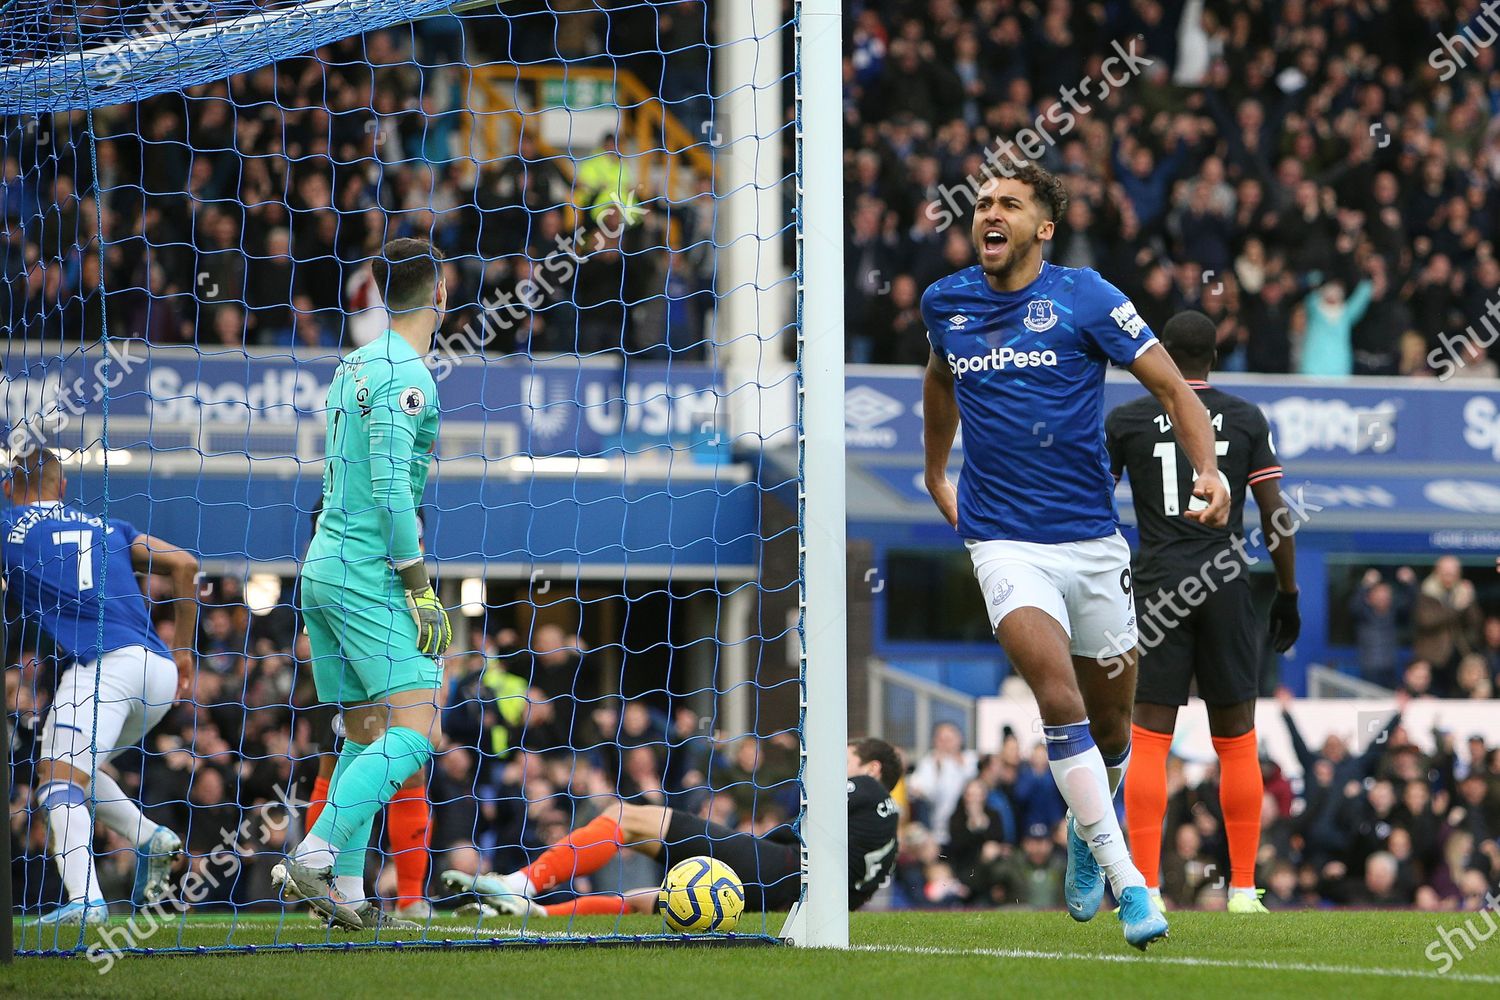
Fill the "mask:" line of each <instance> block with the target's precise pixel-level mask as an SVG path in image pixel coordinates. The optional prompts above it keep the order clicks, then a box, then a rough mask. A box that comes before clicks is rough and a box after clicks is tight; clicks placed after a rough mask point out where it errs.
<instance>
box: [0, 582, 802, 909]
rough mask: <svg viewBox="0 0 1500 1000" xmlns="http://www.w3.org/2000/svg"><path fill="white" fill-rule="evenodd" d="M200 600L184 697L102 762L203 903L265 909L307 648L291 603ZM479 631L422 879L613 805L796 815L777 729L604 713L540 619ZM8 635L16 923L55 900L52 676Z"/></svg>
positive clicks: (586, 675)
mask: <svg viewBox="0 0 1500 1000" xmlns="http://www.w3.org/2000/svg"><path fill="white" fill-rule="evenodd" d="M209 589H210V592H211V596H210V597H207V598H205V599H204V607H203V610H202V615H201V618H200V634H199V636H198V638H197V643H196V648H197V651H198V663H199V669H198V674H197V680H196V686H195V688H194V691H193V694H192V701H191V702H179V703H178V704H177V705H176V706H175V707H174V708H173V709H172V711H171V712H170V713H169V714H168V715H167V717H166V718H165V719H164V720H163V721H162V723H161V724H160V725H159V726H158V727H157V728H156V729H155V730H153V731H152V733H151V734H150V735H149V736H148V737H147V740H146V746H145V751H146V752H144V753H142V752H140V751H127V752H125V753H123V754H121V755H120V756H118V757H116V758H115V760H114V761H113V762H112V765H111V766H112V767H113V769H114V770H115V772H116V774H117V776H118V779H119V784H120V786H121V788H122V789H123V790H124V791H125V793H126V794H127V795H131V796H139V798H140V801H141V802H142V803H143V805H144V806H145V812H146V814H147V815H148V817H150V818H151V819H154V820H156V821H157V822H160V823H164V824H166V825H168V826H169V827H171V828H172V829H174V830H177V831H180V832H182V833H183V834H184V835H185V836H184V841H185V843H186V846H187V850H188V852H189V855H190V858H191V863H192V864H193V866H194V868H195V870H198V871H199V872H200V873H202V874H204V875H205V877H207V876H208V875H210V874H213V875H216V879H215V881H214V882H212V883H211V890H210V891H209V893H208V895H207V896H206V901H207V902H208V903H209V904H214V903H229V902H233V903H235V904H238V905H257V904H258V905H262V906H266V905H274V904H273V903H272V901H273V900H274V898H275V894H274V892H273V891H272V889H271V882H270V868H271V866H272V865H274V864H275V863H276V862H277V861H278V860H280V857H281V853H282V852H283V851H284V850H285V847H286V845H287V844H288V843H295V842H296V841H297V839H298V838H299V836H300V833H301V830H302V824H303V822H304V819H305V806H306V804H307V800H308V798H309V795H310V792H311V788H312V784H313V777H314V775H315V774H316V773H317V770H318V762H319V755H320V754H323V753H326V752H328V746H329V744H330V735H329V734H330V732H331V729H330V727H331V726H332V723H333V713H332V711H331V710H330V709H328V708H326V707H318V706H317V699H316V697H315V695H314V693H313V690H312V672H311V669H310V668H309V665H308V663H309V659H308V658H309V653H310V650H309V648H308V644H307V643H308V640H307V636H306V635H305V634H298V633H297V632H296V631H295V628H296V622H295V618H294V616H293V614H292V611H291V608H290V606H288V605H285V604H281V605H277V606H276V607H274V608H273V609H271V611H270V613H268V614H265V615H256V614H252V613H251V611H250V609H249V607H248V605H247V604H246V603H245V595H244V588H243V586H242V584H241V582H240V581H239V580H237V579H236V578H233V577H224V578H221V579H217V580H214V581H213V582H212V585H211V587H210V588H209ZM156 596H160V597H165V591H161V592H160V593H158V594H157V595H156ZM9 618H10V616H8V619H9ZM156 625H157V629H158V631H159V632H160V633H161V635H162V638H163V641H165V642H166V643H167V644H168V645H173V644H175V643H176V642H177V637H176V636H175V634H174V629H173V624H172V620H171V618H170V616H166V617H163V616H161V615H158V616H157V619H156ZM480 632H481V634H482V630H480ZM492 633H493V634H490V635H487V636H484V638H483V639H482V647H481V648H480V649H477V650H473V651H469V652H458V651H456V652H455V653H453V654H450V655H449V656H448V657H446V658H445V677H444V683H443V687H442V697H443V729H444V736H445V742H444V744H443V746H442V747H441V748H440V750H439V753H438V754H437V755H436V756H435V758H434V761H433V764H432V767H431V771H430V775H429V780H428V791H429V795H430V801H431V803H432V826H431V836H430V845H431V850H432V863H431V865H430V867H429V874H430V875H435V874H436V873H437V872H440V871H442V870H443V869H445V868H456V869H459V870H464V871H468V872H471V873H474V872H478V871H488V870H500V871H510V870H514V869H517V868H520V867H522V866H524V865H525V864H526V863H527V861H528V858H529V854H530V852H535V851H537V850H540V849H541V848H544V847H546V846H547V845H549V844H551V843H554V842H555V841H557V840H559V839H561V838H562V837H563V836H564V835H566V834H567V832H568V831H569V830H571V829H572V828H573V827H575V826H577V825H579V824H581V823H582V822H585V821H586V820H588V819H590V818H592V817H593V816H594V815H595V814H596V813H598V812H599V811H601V810H602V809H603V808H604V807H605V805H606V803H607V802H608V801H610V800H612V798H613V797H615V796H619V797H621V798H624V799H626V800H628V801H633V802H641V803H648V804H660V805H670V806H671V807H673V808H675V809H684V810H687V811H689V812H693V813H697V814H700V815H704V816H708V817H711V818H713V819H715V820H717V821H719V822H721V823H724V824H726V825H728V826H730V827H731V828H736V829H742V830H745V831H751V832H755V833H764V832H766V831H768V830H770V829H772V828H774V827H776V826H779V825H781V824H783V823H786V822H787V821H788V817H790V816H794V815H795V814H796V811H797V808H798V794H797V786H796V784H795V780H794V779H795V776H796V773H797V768H798V755H797V748H796V740H795V736H794V734H780V735H777V736H772V737H769V738H766V739H756V738H754V737H746V738H742V739H739V740H735V741H731V742H720V741H719V740H718V739H717V734H716V733H715V732H714V731H713V730H712V728H711V726H710V725H708V724H707V722H706V720H704V719H703V718H701V717H700V716H699V715H698V713H697V712H695V711H694V710H693V709H692V708H690V707H687V705H685V704H676V705H671V706H661V705H657V704H654V703H648V702H647V701H645V700H640V699H631V700H622V699H619V698H614V697H610V696H609V695H608V694H606V693H603V692H600V691H599V690H597V682H598V680H599V677H598V676H597V675H598V673H599V672H597V671H593V672H591V671H589V670H588V669H587V667H585V666H583V662H584V660H585V659H586V655H587V654H586V649H585V648H584V646H585V644H584V643H583V642H582V641H581V640H580V639H579V637H578V636H576V635H571V636H570V635H567V634H565V633H564V631H563V629H561V628H560V627H558V626H557V625H548V624H543V625H539V626H538V627H536V628H535V630H534V631H533V632H532V633H531V635H530V636H529V637H527V638H526V639H524V640H523V638H522V637H521V636H520V635H518V633H517V632H516V631H515V630H514V629H511V628H496V629H493V630H492ZM11 640H12V648H11V650H10V652H9V655H10V659H9V661H8V662H10V663H12V664H13V665H14V667H13V668H12V669H9V670H7V671H6V672H5V677H6V697H7V708H8V711H9V712H10V715H11V725H12V732H13V733H14V739H13V748H12V752H13V754H14V765H15V770H14V772H13V778H14V788H13V796H12V801H11V803H10V813H9V815H10V826H9V828H10V834H11V837H12V845H13V849H14V850H13V858H14V869H15V870H14V876H15V881H14V885H15V893H16V899H17V901H18V903H19V904H22V905H25V906H28V907H30V908H31V909H33V910H34V909H35V908H36V907H37V906H38V904H39V903H40V902H41V901H43V900H47V901H51V900H56V899H57V898H59V897H58V894H59V892H60V886H59V884H58V882H57V873H56V868H55V866H54V865H53V864H52V863H51V862H50V861H48V859H47V857H46V853H45V837H46V831H47V827H46V823H45V822H44V821H43V819H42V815H43V813H42V810H41V809H40V808H39V807H36V806H35V805H34V804H33V803H32V801H31V796H32V793H33V791H34V789H33V788H32V787H31V774H32V766H33V764H34V763H35V759H34V758H35V751H36V740H37V736H38V735H39V727H40V724H41V720H42V718H43V717H44V715H45V713H46V710H47V707H48V704H49V702H50V692H51V690H52V689H53V687H54V685H55V675H56V673H57V672H58V670H59V668H60V664H59V663H58V662H57V661H56V659H55V657H53V656H51V655H49V654H48V652H47V645H46V643H45V642H43V643H37V642H36V641H35V640H34V639H33V638H32V637H31V636H30V634H29V633H28V632H27V630H24V629H23V630H20V631H19V632H14V631H13V632H12V636H11ZM526 647H529V648H526ZM288 803H291V804H292V805H293V807H294V808H292V809H291V810H290V811H289V810H288V808H287V806H288ZM96 836H97V838H98V844H99V846H100V848H102V853H101V854H100V855H99V857H100V862H99V873H100V880H101V882H103V883H104V885H103V888H104V889H105V893H106V895H107V896H108V897H109V898H112V899H124V898H129V895H130V886H131V879H132V877H133V875H134V865H135V861H134V859H135V852H134V850H133V849H132V848H131V846H130V845H128V844H126V843H125V841H124V840H123V839H122V838H120V837H119V836H118V835H117V834H115V833H113V832H111V831H110V830H108V829H107V828H106V827H105V826H104V825H103V824H100V825H99V826H98V827H97V830H96ZM382 843H384V842H383V841H382ZM383 850H386V851H388V850H389V848H388V846H387V847H384V848H383ZM231 859H233V861H232V862H231ZM388 861H389V858H388V857H382V856H381V855H377V854H376V853H375V852H371V856H370V858H369V862H370V871H371V874H372V875H374V876H375V877H376V878H377V879H378V880H379V881H377V882H372V883H371V884H372V885H375V886H376V887H377V890H378V891H380V892H381V894H383V895H385V896H387V897H394V895H395V893H394V881H395V875H394V871H393V866H392V865H391V864H389V863H387V862H388ZM650 864H651V863H650V862H649V861H645V860H644V859H641V858H638V857H636V856H635V855H631V854H629V853H628V852H627V855H626V856H624V857H622V859H620V860H619V861H618V862H617V864H616V866H614V867H611V868H609V869H607V870H605V871H604V872H601V873H599V874H597V875H596V876H594V878H593V881H592V885H593V886H594V887H595V888H598V889H601V890H603V889H612V890H615V891H618V890H620V889H621V888H634V887H635V886H637V885H640V884H649V883H650V882H652V881H654V880H655V879H657V878H659V874H660V873H659V872H649V871H648V872H645V873H644V874H642V873H641V871H640V868H641V867H642V866H643V865H644V866H646V867H648V868H649V866H650ZM626 873H631V874H626ZM589 884H590V883H588V882H581V883H575V888H578V889H586V888H588V886H589ZM429 891H430V892H431V893H432V894H433V898H439V897H440V896H441V895H442V893H443V890H442V888H441V886H440V885H439V884H438V883H437V881H436V879H435V878H433V879H432V881H431V887H430V890H429Z"/></svg>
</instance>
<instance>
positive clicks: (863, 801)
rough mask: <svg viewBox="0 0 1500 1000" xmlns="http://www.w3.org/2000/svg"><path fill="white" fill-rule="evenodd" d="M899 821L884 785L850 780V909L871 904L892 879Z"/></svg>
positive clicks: (861, 778)
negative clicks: (878, 890)
mask: <svg viewBox="0 0 1500 1000" xmlns="http://www.w3.org/2000/svg"><path fill="white" fill-rule="evenodd" d="M900 820H901V810H900V808H899V807H898V806H897V805H896V800H895V799H893V798H891V793H890V792H888V791H886V789H885V786H884V785H882V784H881V783H880V782H878V781H876V780H875V779H874V778H872V777H870V776H869V775H867V774H858V775H855V776H854V777H852V778H850V779H849V909H851V910H857V909H859V908H860V907H861V906H864V905H865V904H866V903H868V902H869V901H870V897H871V896H873V895H875V890H877V889H879V888H880V887H881V886H882V885H885V883H886V880H887V879H889V878H890V877H891V871H892V869H894V868H895V867H896V827H897V826H898V825H899V823H900Z"/></svg>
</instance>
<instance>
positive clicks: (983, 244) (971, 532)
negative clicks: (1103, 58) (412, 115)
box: [922, 165, 1229, 950]
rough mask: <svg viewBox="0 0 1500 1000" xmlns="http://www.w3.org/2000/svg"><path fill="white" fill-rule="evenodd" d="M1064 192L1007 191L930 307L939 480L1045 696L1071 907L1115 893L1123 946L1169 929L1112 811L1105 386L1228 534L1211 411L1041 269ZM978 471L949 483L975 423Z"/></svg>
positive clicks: (1117, 556) (1113, 662) (1025, 674)
mask: <svg viewBox="0 0 1500 1000" xmlns="http://www.w3.org/2000/svg"><path fill="white" fill-rule="evenodd" d="M1067 202H1068V195H1067V192H1066V190H1065V189H1064V188H1063V185H1062V182H1061V181H1060V180H1058V179H1057V178H1055V177H1053V176H1052V175H1051V174H1049V173H1047V172H1046V171H1045V170H1042V169H1040V168H1039V167H1035V166H1031V165H1027V166H1025V167H1023V168H1022V169H1020V170H1018V171H1016V172H1015V174H1014V176H1011V177H1000V176H992V177H990V178H988V179H986V180H985V181H984V182H983V184H982V185H981V187H980V189H979V192H978V198H977V200H976V202H975V207H974V228H973V239H974V246H975V249H976V251H977V252H978V254H979V261H980V263H979V265H978V266H976V267H970V268H966V269H965V270H962V271H959V272H957V273H956V274H952V275H949V276H948V277H946V278H943V279H941V280H940V281H938V282H936V283H934V284H933V285H932V286H931V287H930V288H928V289H927V292H926V293H925V294H924V295H923V296H922V315H923V318H924V319H925V320H926V323H927V331H928V337H929V338H930V340H931V342H932V357H931V359H930V360H929V361H928V364H927V374H926V377H925V379H924V381H923V388H922V406H923V440H924V445H925V448H926V482H927V489H928V492H930V493H931V494H932V498H933V500H934V501H935V502H936V503H937V505H938V509H939V510H941V511H942V512H943V516H944V517H945V518H947V520H948V523H949V524H951V525H953V526H954V528H955V529H956V530H957V531H958V533H959V535H960V536H961V537H962V538H963V539H964V544H965V545H966V546H967V547H968V549H969V554H970V556H971V557H972V558H973V561H974V573H975V575H976V576H977V577H978V579H979V585H980V587H981V588H982V589H983V591H984V599H985V604H986V606H987V607H988V609H989V615H990V624H991V626H993V627H994V629H995V636H996V638H997V639H999V641H1000V645H1001V646H1003V647H1004V648H1005V653H1006V656H1007V657H1008V658H1009V659H1010V662H1011V664H1012V665H1013V666H1014V667H1015V670H1016V672H1017V673H1019V674H1020V675H1021V677H1022V679H1023V680H1025V681H1026V683H1027V684H1028V685H1029V686H1030V687H1031V690H1032V691H1033V692H1034V693H1035V694H1036V700H1037V708H1038V710H1039V711H1040V713H1041V717H1042V725H1043V732H1044V734H1045V736H1046V739H1047V756H1048V758H1049V760H1050V761H1051V764H1052V774H1053V777H1054V778H1056V780H1057V787H1058V788H1059V789H1060V790H1061V792H1062V796H1063V799H1064V800H1065V801H1066V802H1067V804H1068V873H1067V881H1066V897H1067V903H1068V912H1069V913H1070V914H1071V915H1072V916H1073V919H1075V920H1080V921H1082V920H1089V919H1092V918H1093V916H1094V914H1095V913H1097V912H1098V911H1099V906H1100V904H1101V903H1102V902H1103V900H1104V880H1105V879H1106V878H1107V879H1108V880H1109V883H1110V886H1111V888H1113V890H1114V893H1115V897H1116V898H1117V899H1118V900H1119V902H1120V920H1121V921H1122V922H1123V924H1124V929H1125V940H1126V941H1128V942H1129V943H1130V944H1132V945H1134V946H1136V947H1137V948H1140V949H1142V950H1144V949H1145V947H1146V945H1148V944H1149V943H1151V942H1152V941H1155V940H1157V939H1159V938H1162V937H1165V936H1166V934H1167V921H1166V918H1165V916H1163V915H1162V914H1161V913H1160V912H1159V911H1158V910H1157V908H1156V907H1155V906H1153V905H1152V904H1151V901H1150V898H1149V896H1148V895H1147V893H1146V884H1145V880H1144V879H1142V878H1141V873H1140V872H1139V871H1138V870H1136V867H1135V865H1134V864H1133V863H1132V862H1131V860H1130V854H1129V851H1128V850H1127V849H1126V845H1125V839H1124V837H1123V836H1122V834H1121V832H1120V824H1119V821H1118V819H1117V818H1116V817H1115V811H1114V807H1113V798H1114V793H1115V791H1116V790H1117V789H1118V788H1119V786H1120V782H1121V781H1122V780H1123V778H1124V775H1125V768H1126V765H1127V763H1128V762H1129V759H1130V719H1131V705H1132V702H1133V700H1134V697H1135V642H1136V639H1135V636H1136V628H1135V609H1134V606H1133V603H1132V599H1131V589H1130V548H1129V546H1127V545H1126V544H1125V540H1124V539H1123V538H1122V537H1121V536H1120V533H1119V518H1118V516H1117V515H1116V513H1115V506H1114V477H1113V475H1111V473H1110V466H1109V456H1108V455H1107V453H1106V452H1105V447H1104V391H1103V386H1104V371H1105V368H1106V367H1107V366H1108V365H1109V364H1110V363H1114V364H1117V365H1121V366H1124V367H1128V368H1129V369H1130V371H1131V373H1132V374H1134V375H1135V377H1136V378H1138V379H1139V380H1140V382H1141V384H1142V385H1144V386H1145V387H1146V388H1147V389H1148V390H1150V391H1151V393H1152V395H1154V396H1155V397H1156V398H1157V399H1159V400H1160V401H1161V404H1162V406H1163V408H1165V410H1166V412H1167V413H1168V414H1169V415H1170V416H1171V419H1172V426H1173V427H1175V428H1176V429H1177V440H1178V441H1179V442H1180V443H1181V445H1182V448H1183V451H1184V452H1186V453H1187V455H1188V457H1189V458H1190V459H1191V460H1192V462H1193V467H1194V469H1196V470H1197V477H1196V479H1195V480H1194V484H1193V494H1194V495H1195V496H1197V497H1199V498H1201V499H1203V500H1204V501H1206V506H1205V508H1204V509H1203V510H1201V511H1193V512H1189V513H1188V514H1186V515H1184V516H1186V517H1189V518H1192V519H1194V520H1198V521H1202V522H1204V523H1208V524H1214V525H1223V524H1224V523H1225V519H1226V517H1227V515H1228V511H1229V494H1228V492H1227V491H1226V490H1225V489H1224V487H1223V485H1222V484H1221V483H1220V481H1219V473H1218V468H1217V465H1216V464H1215V461H1214V435H1213V430H1212V429H1211V428H1210V426H1209V422H1208V412H1207V411H1206V410H1205V409H1204V408H1203V404H1202V403H1200V402H1199V401H1198V399H1197V397H1196V394H1195V393H1194V392H1193V390H1192V389H1190V388H1189V387H1188V385H1187V383H1186V382H1185V381H1184V380H1183V378H1182V376H1181V374H1179V373H1178V371H1177V366H1176V365H1174V364H1173V363H1172V359H1171V358H1170V357H1168V355H1167V352H1166V351H1165V350H1164V349H1163V348H1162V347H1161V346H1160V345H1159V344H1158V343H1157V342H1156V337H1155V336H1154V335H1153V334H1152V333H1151V331H1150V330H1149V329H1148V328H1147V327H1146V324H1145V323H1144V322H1143V321H1142V320H1141V318H1140V316H1139V315H1137V313H1136V310H1135V307H1134V306H1133V305H1132V304H1131V303H1130V300H1129V299H1127V298H1125V296H1124V295H1122V294H1121V293H1120V291H1119V290H1118V289H1116V288H1115V287H1114V286H1113V285H1111V284H1110V283H1109V282H1107V281H1105V280H1104V279H1103V278H1101V277H1100V276H1099V275H1098V274H1097V273H1095V272H1094V271H1092V270H1089V269H1086V268H1085V269H1076V268H1068V267H1057V266H1055V265H1052V264H1048V263H1046V262H1044V261H1043V260H1042V244H1043V243H1045V242H1047V241H1048V240H1050V239H1052V235H1053V232H1054V230H1055V228H1056V222H1057V220H1058V219H1059V218H1061V217H1062V215H1063V212H1064V210H1065V209H1066V208H1067ZM960 417H962V420H963V424H964V441H963V449H964V468H963V474H962V476H961V477H960V480H959V486H958V488H957V489H955V488H954V486H953V483H952V482H950V481H949V479H948V459H949V455H950V453H951V452H952V450H953V440H954V436H955V434H956V433H957V431H958V425H959V419H960Z"/></svg>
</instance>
